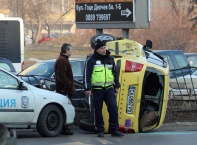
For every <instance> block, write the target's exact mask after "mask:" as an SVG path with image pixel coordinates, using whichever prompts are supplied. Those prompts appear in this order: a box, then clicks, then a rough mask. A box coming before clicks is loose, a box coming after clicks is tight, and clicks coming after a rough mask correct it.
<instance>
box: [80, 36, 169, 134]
mask: <svg viewBox="0 0 197 145" xmlns="http://www.w3.org/2000/svg"><path fill="white" fill-rule="evenodd" d="M97 37H98V36H97ZM99 37H101V36H99ZM95 38H96V37H95ZM99 39H100V38H99ZM106 48H107V49H108V50H109V51H110V52H111V55H112V56H114V57H115V61H116V67H117V70H118V72H119V81H120V83H121V87H120V91H119V93H118V94H117V103H118V115H119V129H120V131H121V132H129V133H132V132H134V133H137V132H144V131H148V130H152V129H155V128H159V127H160V126H161V125H162V123H163V121H164V118H165V113H166V109H167V102H168V95H169V66H168V64H167V63H166V62H165V60H164V59H163V58H162V57H161V56H159V55H158V54H156V53H154V52H153V51H151V49H150V46H148V43H147V45H145V46H142V45H141V44H139V43H138V42H136V41H133V40H129V39H122V40H113V41H108V42H107V43H106ZM92 112H93V111H92ZM92 116H93V115H92ZM92 116H91V117H92ZM103 119H104V123H105V126H104V127H105V133H108V132H109V123H108V120H109V117H108V111H107V107H106V106H105V105H104V107H103ZM79 127H80V128H81V129H83V130H86V131H95V128H94V117H92V118H90V119H82V120H81V121H80V125H79Z"/></svg>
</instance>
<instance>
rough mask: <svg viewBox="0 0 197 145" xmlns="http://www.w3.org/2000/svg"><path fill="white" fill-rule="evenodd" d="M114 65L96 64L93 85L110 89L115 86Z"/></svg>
mask: <svg viewBox="0 0 197 145" xmlns="http://www.w3.org/2000/svg"><path fill="white" fill-rule="evenodd" d="M112 67H113V65H112V64H106V65H104V64H96V65H94V67H93V72H92V76H91V85H92V86H96V87H99V86H100V87H108V86H111V85H113V84H114V75H113V73H112Z"/></svg>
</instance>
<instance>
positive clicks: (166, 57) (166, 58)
mask: <svg viewBox="0 0 197 145" xmlns="http://www.w3.org/2000/svg"><path fill="white" fill-rule="evenodd" d="M161 56H162V57H163V58H164V60H165V61H167V62H168V64H169V66H170V69H174V68H175V67H174V64H173V63H172V60H171V58H170V56H169V55H163V54H162V55H161Z"/></svg>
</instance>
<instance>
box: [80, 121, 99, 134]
mask: <svg viewBox="0 0 197 145" xmlns="http://www.w3.org/2000/svg"><path fill="white" fill-rule="evenodd" d="M79 128H80V129H82V130H85V131H89V132H95V133H96V129H95V125H94V122H93V121H92V120H90V119H82V120H80V123H79Z"/></svg>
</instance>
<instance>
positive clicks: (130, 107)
mask: <svg viewBox="0 0 197 145" xmlns="http://www.w3.org/2000/svg"><path fill="white" fill-rule="evenodd" d="M134 97H135V87H133V86H131V87H129V92H128V97H127V110H126V113H127V114H133V105H134Z"/></svg>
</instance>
